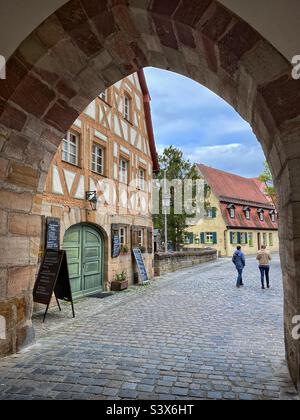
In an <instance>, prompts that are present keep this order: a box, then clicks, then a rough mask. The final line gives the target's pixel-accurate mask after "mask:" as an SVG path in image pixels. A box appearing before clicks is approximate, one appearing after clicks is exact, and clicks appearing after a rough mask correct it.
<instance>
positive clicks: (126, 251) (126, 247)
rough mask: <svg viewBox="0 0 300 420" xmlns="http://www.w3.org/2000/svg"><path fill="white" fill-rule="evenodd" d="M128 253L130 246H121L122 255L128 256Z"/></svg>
mask: <svg viewBox="0 0 300 420" xmlns="http://www.w3.org/2000/svg"><path fill="white" fill-rule="evenodd" d="M128 252H129V248H128V246H127V245H121V248H120V253H121V254H122V255H124V254H128Z"/></svg>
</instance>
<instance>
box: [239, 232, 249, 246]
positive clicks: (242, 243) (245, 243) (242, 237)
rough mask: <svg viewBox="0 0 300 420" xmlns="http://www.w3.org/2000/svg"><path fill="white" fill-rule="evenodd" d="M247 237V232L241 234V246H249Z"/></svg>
mask: <svg viewBox="0 0 300 420" xmlns="http://www.w3.org/2000/svg"><path fill="white" fill-rule="evenodd" d="M246 235H247V234H246V233H245V232H240V238H241V245H247V241H246Z"/></svg>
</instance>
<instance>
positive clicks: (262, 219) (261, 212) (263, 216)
mask: <svg viewBox="0 0 300 420" xmlns="http://www.w3.org/2000/svg"><path fill="white" fill-rule="evenodd" d="M259 220H260V221H261V222H264V221H265V214H264V212H263V211H260V212H259Z"/></svg>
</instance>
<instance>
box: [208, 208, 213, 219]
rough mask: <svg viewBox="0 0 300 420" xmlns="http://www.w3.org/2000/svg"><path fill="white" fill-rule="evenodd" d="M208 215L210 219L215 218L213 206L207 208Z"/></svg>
mask: <svg viewBox="0 0 300 420" xmlns="http://www.w3.org/2000/svg"><path fill="white" fill-rule="evenodd" d="M206 217H207V218H208V219H212V218H213V209H212V208H211V207H210V208H208V209H207V210H206Z"/></svg>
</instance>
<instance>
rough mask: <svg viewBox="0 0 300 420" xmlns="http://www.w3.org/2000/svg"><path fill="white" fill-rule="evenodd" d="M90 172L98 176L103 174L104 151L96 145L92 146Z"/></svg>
mask: <svg viewBox="0 0 300 420" xmlns="http://www.w3.org/2000/svg"><path fill="white" fill-rule="evenodd" d="M92 171H93V172H97V173H98V174H100V175H103V173H104V150H103V149H102V148H101V147H99V146H97V145H96V144H94V145H93V153H92Z"/></svg>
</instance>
